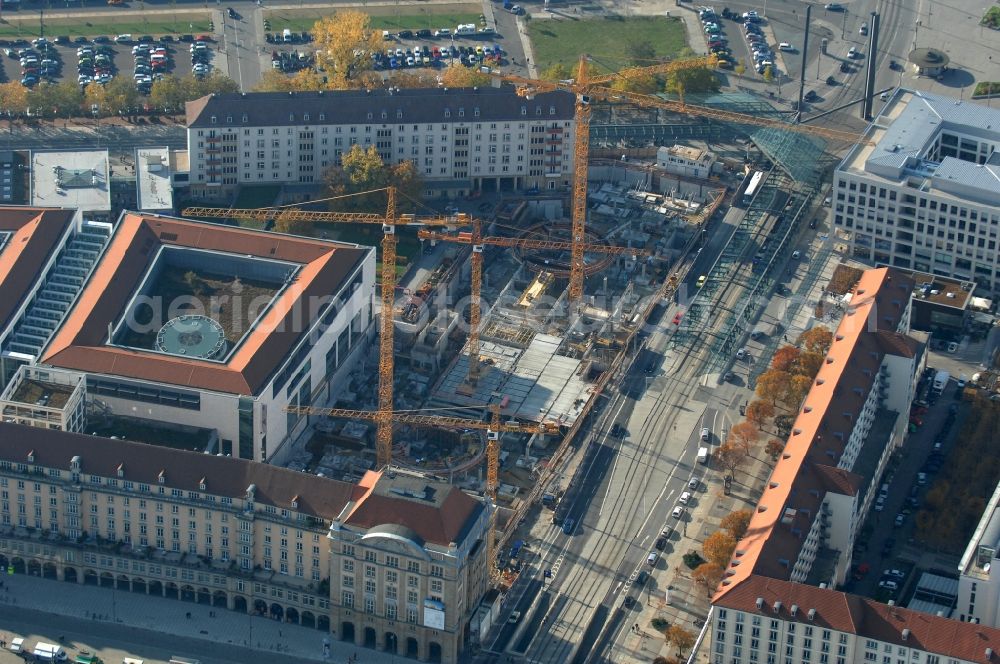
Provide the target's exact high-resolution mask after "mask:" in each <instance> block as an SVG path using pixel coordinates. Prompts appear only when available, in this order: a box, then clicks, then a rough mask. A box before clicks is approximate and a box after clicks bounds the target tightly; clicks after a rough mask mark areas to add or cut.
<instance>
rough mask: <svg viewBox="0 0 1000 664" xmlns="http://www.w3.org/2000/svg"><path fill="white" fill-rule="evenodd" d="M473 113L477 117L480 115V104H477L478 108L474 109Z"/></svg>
mask: <svg viewBox="0 0 1000 664" xmlns="http://www.w3.org/2000/svg"><path fill="white" fill-rule="evenodd" d="M472 114H473V115H474V116H476V117H477V118H478V117H479V107H478V106H476V108H475V109H473V111H472Z"/></svg>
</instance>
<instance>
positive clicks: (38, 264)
mask: <svg viewBox="0 0 1000 664" xmlns="http://www.w3.org/2000/svg"><path fill="white" fill-rule="evenodd" d="M75 213H76V211H75V210H63V209H60V208H33V207H4V208H0V231H2V232H6V233H12V236H11V237H10V239H9V240H8V241H7V243H6V244H5V245H4V247H3V249H2V250H0V293H3V294H4V295H3V297H0V329H3V328H5V327H7V325H9V324H10V323H11V318H12V317H13V315H14V314H15V312H17V311H18V309H19V308H20V306H21V304H22V303H23V302H24V300H25V298H26V297H28V293H29V292H30V290H31V286H32V284H34V283H35V282H36V281H37V280H38V278H39V273H38V272H39V270H40V269H41V268H42V266H43V265H44V264H45V262H46V260H47V259H48V257H49V256H50V255H51V254H52V252H53V251H54V250H55V249H56V248H57V247H58V246H59V244H60V241H61V239H62V237H63V236H64V235H65V234H66V232H67V230H68V229H69V227H70V225H71V224H72V223H73V217H74V215H75Z"/></svg>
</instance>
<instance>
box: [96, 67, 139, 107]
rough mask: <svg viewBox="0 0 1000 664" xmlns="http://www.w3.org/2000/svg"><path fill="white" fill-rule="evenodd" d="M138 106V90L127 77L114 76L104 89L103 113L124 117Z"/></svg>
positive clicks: (133, 82)
mask: <svg viewBox="0 0 1000 664" xmlns="http://www.w3.org/2000/svg"><path fill="white" fill-rule="evenodd" d="M138 104H139V90H138V89H137V88H136V87H135V81H133V80H132V79H130V78H129V77H128V76H115V77H114V78H113V79H111V82H110V83H108V84H107V85H106V86H105V87H104V112H105V113H107V114H108V115H126V114H128V113H130V112H132V111H133V109H135V107H136V106H137V105H138Z"/></svg>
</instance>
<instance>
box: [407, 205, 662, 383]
mask: <svg viewBox="0 0 1000 664" xmlns="http://www.w3.org/2000/svg"><path fill="white" fill-rule="evenodd" d="M417 237H419V238H420V239H421V240H433V241H435V242H455V243H458V244H470V245H472V274H471V282H472V283H471V285H470V286H471V288H470V296H471V297H470V298H469V299H470V300H471V302H470V303H469V373H468V378H467V380H468V382H469V383H470V384H472V385H474V384H475V383H476V382H477V381H478V380H479V372H480V369H481V367H482V361H481V359H482V358H481V357H480V353H479V348H480V343H479V323H480V295H481V293H482V285H483V248H484V247H485V246H487V245H489V246H495V247H511V248H516V249H542V250H546V249H548V250H561V251H574V250H576V249H580V250H581V251H583V252H584V253H587V252H589V253H601V254H608V255H612V256H621V255H623V254H633V255H636V256H648V255H649V254H650V253H652V252H650V251H648V250H646V249H639V248H631V247H619V246H614V245H606V244H587V243H580V242H565V241H559V240H540V239H535V238H516V237H502V236H487V237H483V235H482V229H481V225H480V222H479V221H478V220H473V222H472V232H471V233H469V232H460V233H458V234H456V235H451V234H446V233H441V232H438V231H433V230H429V229H420V230H418V231H417Z"/></svg>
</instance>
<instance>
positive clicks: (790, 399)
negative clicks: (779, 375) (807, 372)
mask: <svg viewBox="0 0 1000 664" xmlns="http://www.w3.org/2000/svg"><path fill="white" fill-rule="evenodd" d="M811 387H812V378H811V377H809V376H792V380H791V382H790V384H789V385H788V394H787V396H786V397H785V403H787V404H788V405H789V406H790V407H791V408H795V409H797V408H798V407H799V404H800V403H802V400H803V399H805V398H806V395H807V394H809V389H810V388H811Z"/></svg>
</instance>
